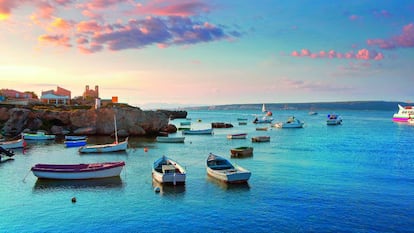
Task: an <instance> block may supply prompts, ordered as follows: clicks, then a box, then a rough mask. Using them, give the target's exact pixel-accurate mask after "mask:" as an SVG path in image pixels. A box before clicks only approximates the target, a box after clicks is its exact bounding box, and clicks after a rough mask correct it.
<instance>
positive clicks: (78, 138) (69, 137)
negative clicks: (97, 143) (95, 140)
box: [65, 135, 88, 141]
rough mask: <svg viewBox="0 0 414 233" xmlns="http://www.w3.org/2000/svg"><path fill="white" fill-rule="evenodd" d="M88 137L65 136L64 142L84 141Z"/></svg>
mask: <svg viewBox="0 0 414 233" xmlns="http://www.w3.org/2000/svg"><path fill="white" fill-rule="evenodd" d="M87 138H88V136H72V135H66V136H65V141H79V140H86V139H87Z"/></svg>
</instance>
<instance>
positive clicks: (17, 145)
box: [0, 138, 26, 149]
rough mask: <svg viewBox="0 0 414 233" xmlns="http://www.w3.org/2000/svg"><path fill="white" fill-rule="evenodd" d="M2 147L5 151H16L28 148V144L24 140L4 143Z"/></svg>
mask: <svg viewBox="0 0 414 233" xmlns="http://www.w3.org/2000/svg"><path fill="white" fill-rule="evenodd" d="M0 146H1V147H3V148H4V149H16V148H24V147H25V146H26V142H25V141H24V139H23V138H21V139H17V140H12V141H4V142H0Z"/></svg>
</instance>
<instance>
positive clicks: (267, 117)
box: [253, 104, 273, 124]
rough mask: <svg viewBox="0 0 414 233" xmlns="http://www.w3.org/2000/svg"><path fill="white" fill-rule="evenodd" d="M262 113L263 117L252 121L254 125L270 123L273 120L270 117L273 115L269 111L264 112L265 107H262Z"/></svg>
mask: <svg viewBox="0 0 414 233" xmlns="http://www.w3.org/2000/svg"><path fill="white" fill-rule="evenodd" d="M262 112H263V113H264V115H263V117H262V118H261V119H260V118H259V117H257V116H256V117H255V118H254V120H253V123H254V124H262V123H272V121H273V118H272V117H271V116H272V115H273V113H272V112H271V111H267V110H266V105H265V104H263V105H262Z"/></svg>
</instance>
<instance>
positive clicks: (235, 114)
mask: <svg viewBox="0 0 414 233" xmlns="http://www.w3.org/2000/svg"><path fill="white" fill-rule="evenodd" d="M255 113H256V112H253V111H190V112H189V114H188V117H189V118H191V119H192V127H193V128H195V129H202V128H208V127H210V125H211V122H228V123H232V124H233V125H234V128H229V129H215V130H214V135H186V141H185V143H184V144H169V143H156V142H155V141H154V139H152V138H130V140H129V149H128V151H127V152H126V153H111V154H95V155H93V154H89V155H80V154H78V152H77V148H65V147H64V145H63V143H62V142H59V141H58V142H43V143H33V142H30V143H29V145H30V148H29V149H27V150H26V151H24V153H23V151H22V150H16V156H15V159H14V160H11V161H8V162H4V163H1V164H0V178H1V179H0V200H1V204H0V206H1V208H0V216H2V217H1V220H0V232H166V231H174V232H177V231H179V232H269V231H271V232H297V231H301V232H303V231H306V232H309V231H313V232H321V231H322V232H326V231H340V232H355V231H357V232H412V231H414V220H413V219H414V205H413V204H412V202H413V200H414V178H413V177H414V156H413V151H412V149H411V147H412V142H413V139H414V126H411V125H408V124H404V123H394V122H392V120H391V118H392V114H393V112H385V111H362V112H359V111H343V112H341V111H338V112H336V113H339V114H340V115H341V116H342V118H343V119H344V122H343V125H340V126H327V125H326V124H325V117H326V115H327V114H328V112H319V115H316V116H309V115H307V112H306V111H274V118H275V121H274V122H278V121H284V120H286V119H287V117H288V116H290V115H293V114H294V115H295V116H296V117H297V118H298V119H300V120H303V121H305V127H304V128H303V129H277V128H269V130H268V131H256V130H255V128H256V127H257V125H254V124H252V123H251V121H252V120H253V115H254V114H255ZM237 118H248V124H247V125H241V126H239V125H238V122H237ZM198 120H201V122H198ZM181 121H184V120H183V119H176V120H174V121H172V123H174V124H176V125H177V127H179V122H181ZM260 126H262V125H260ZM230 133H248V138H247V139H239V140H229V139H227V138H226V135H227V134H230ZM177 135H178V136H181V133H177ZM257 135H269V136H271V141H270V142H268V143H252V142H251V141H250V139H251V137H252V136H257ZM112 141H113V139H111V138H105V137H95V138H89V139H88V142H89V143H103V142H112ZM238 146H253V147H254V152H253V156H252V157H249V158H242V159H240V158H231V161H232V162H233V163H236V164H238V165H241V166H243V167H245V168H247V169H249V170H250V171H251V172H252V177H251V178H250V180H249V182H248V184H242V185H226V184H223V183H220V182H217V181H215V180H213V179H211V178H209V177H207V175H206V170H205V160H206V158H207V156H208V153H209V152H213V153H215V154H219V155H222V156H224V157H227V158H230V149H231V148H233V147H238ZM144 148H147V149H148V151H147V152H145V151H144ZM162 155H167V156H169V157H171V158H173V159H175V160H177V161H179V162H181V163H182V164H183V165H184V166H185V167H186V168H187V181H186V185H185V186H177V187H173V186H161V192H160V193H156V192H154V187H155V186H157V185H158V184H153V181H152V178H151V165H152V163H153V162H154V161H155V160H156V159H158V158H159V157H160V156H162ZM119 160H123V161H125V162H126V166H125V167H124V170H123V171H122V173H121V177H119V178H114V179H108V180H99V181H81V182H73V181H65V182H56V181H43V180H37V178H36V177H35V176H34V175H33V174H32V173H31V172H30V167H31V166H33V165H34V164H36V163H88V162H103V161H119ZM72 197H76V199H77V202H76V203H72V202H71V199H72Z"/></svg>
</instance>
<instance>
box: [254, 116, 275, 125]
mask: <svg viewBox="0 0 414 233" xmlns="http://www.w3.org/2000/svg"><path fill="white" fill-rule="evenodd" d="M272 121H273V118H271V117H267V116H264V117H262V118H258V117H256V118H254V120H253V123H254V124H266V123H272Z"/></svg>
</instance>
